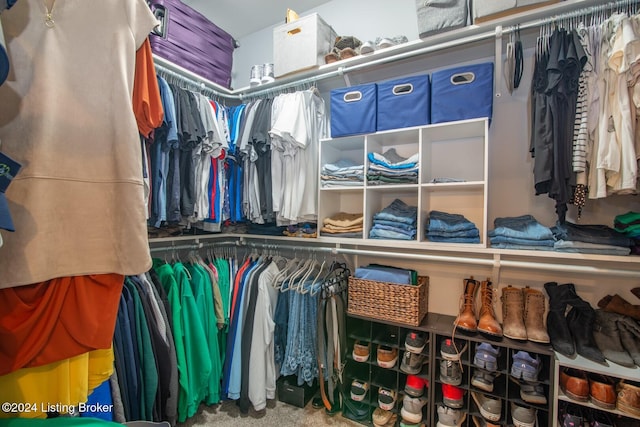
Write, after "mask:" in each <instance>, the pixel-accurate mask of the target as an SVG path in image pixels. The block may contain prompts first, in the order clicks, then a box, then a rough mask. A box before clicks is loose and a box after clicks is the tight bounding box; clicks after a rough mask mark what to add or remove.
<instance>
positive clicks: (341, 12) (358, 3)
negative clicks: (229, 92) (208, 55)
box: [232, 0, 418, 88]
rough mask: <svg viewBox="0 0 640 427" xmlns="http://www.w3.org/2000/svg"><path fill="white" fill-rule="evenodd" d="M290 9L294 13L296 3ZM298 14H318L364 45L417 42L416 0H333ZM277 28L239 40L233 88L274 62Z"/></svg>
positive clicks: (245, 84) (243, 84)
mask: <svg viewBox="0 0 640 427" xmlns="http://www.w3.org/2000/svg"><path fill="white" fill-rule="evenodd" d="M291 7H292V9H294V10H295V2H294V3H293V4H292V5H291ZM297 12H299V14H300V15H301V16H304V15H307V14H309V13H312V12H318V14H319V15H320V16H321V17H322V19H324V20H325V21H326V22H327V23H328V24H329V25H331V26H332V27H333V29H334V30H335V31H336V34H338V35H342V36H355V37H357V38H358V39H360V40H361V41H363V42H364V41H367V40H375V38H376V37H394V36H397V35H405V36H407V38H408V39H409V40H416V39H418V24H417V20H416V14H415V2H414V0H393V1H391V0H369V1H363V0H333V1H331V2H329V3H326V4H324V5H322V6H319V7H317V8H315V9H312V10H310V11H308V12H304V13H303V12H302V11H297ZM278 25H281V22H278V23H273V24H272V25H270V26H269V27H267V28H265V29H263V30H262V31H259V32H256V33H253V34H251V35H249V36H247V37H243V38H240V39H239V40H238V41H239V42H240V47H239V48H238V49H236V50H235V52H234V55H233V75H232V87H233V88H241V87H245V86H248V85H249V73H250V71H251V66H252V65H254V64H264V63H269V62H273V29H274V28H275V27H276V26H278Z"/></svg>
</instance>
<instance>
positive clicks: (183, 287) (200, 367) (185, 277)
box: [173, 262, 211, 418]
mask: <svg viewBox="0 0 640 427" xmlns="http://www.w3.org/2000/svg"><path fill="white" fill-rule="evenodd" d="M173 273H174V275H175V278H176V281H177V282H178V289H179V290H180V301H181V304H182V312H181V313H180V314H181V316H182V324H183V327H184V329H183V330H184V334H183V338H184V349H185V355H186V362H187V365H188V366H189V369H188V371H187V374H188V376H189V379H188V380H187V383H188V390H187V418H188V417H192V416H194V415H195V414H196V412H197V411H198V406H199V405H200V402H202V401H203V400H204V397H205V396H206V394H207V390H208V385H209V376H210V375H211V356H210V355H209V347H208V344H207V338H206V335H205V333H204V328H203V327H202V324H203V322H202V319H201V318H200V314H199V312H198V306H197V304H196V299H195V297H194V295H193V291H192V289H191V283H190V281H189V273H188V271H187V269H186V268H185V267H184V265H183V264H182V263H180V262H176V263H175V264H174V265H173Z"/></svg>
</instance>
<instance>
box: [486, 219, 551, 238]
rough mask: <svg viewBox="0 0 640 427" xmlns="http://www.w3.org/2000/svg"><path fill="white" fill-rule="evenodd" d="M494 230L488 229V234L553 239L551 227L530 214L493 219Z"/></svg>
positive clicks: (491, 235)
mask: <svg viewBox="0 0 640 427" xmlns="http://www.w3.org/2000/svg"><path fill="white" fill-rule="evenodd" d="M493 225H494V226H495V229H494V230H491V231H489V236H490V237H493V236H505V237H518V238H522V239H531V240H549V239H553V238H554V237H553V233H552V232H551V229H550V228H548V227H545V226H544V225H542V224H540V223H539V222H538V221H536V219H535V218H534V217H533V216H531V215H522V216H517V217H508V218H496V219H495V220H494V221H493Z"/></svg>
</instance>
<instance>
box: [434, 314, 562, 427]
mask: <svg viewBox="0 0 640 427" xmlns="http://www.w3.org/2000/svg"><path fill="white" fill-rule="evenodd" d="M454 319H455V317H453V316H444V315H442V316H439V317H438V319H437V323H436V324H435V325H433V329H435V330H436V331H437V332H436V333H435V334H434V335H433V346H432V347H433V359H432V360H433V362H432V377H433V379H434V381H433V387H432V388H433V402H432V403H433V404H434V405H436V406H437V405H441V404H443V391H442V384H443V381H442V380H441V378H440V363H441V362H442V360H444V359H443V358H442V356H441V354H440V346H441V344H442V342H443V341H444V340H446V339H448V338H451V337H452V334H453V333H454V331H453V321H454ZM454 339H455V342H456V344H457V346H458V348H461V347H462V348H464V346H465V345H466V350H465V351H464V353H462V354H461V358H460V361H461V365H462V382H461V384H460V385H459V386H458V387H460V388H461V389H463V390H464V403H463V406H462V411H464V412H466V414H467V417H466V420H465V422H464V423H463V425H467V426H471V427H472V426H475V424H474V423H473V420H472V418H473V416H475V417H482V415H481V414H480V410H479V408H478V407H477V405H476V403H475V401H474V399H473V398H472V395H471V393H472V392H475V393H479V394H484V395H486V396H488V397H490V398H492V399H500V401H501V414H500V420H499V421H497V422H495V421H492V422H494V423H496V424H499V425H513V424H514V423H513V420H512V417H511V404H512V403H515V404H516V405H518V406H523V407H527V408H534V409H536V410H537V420H538V424H537V425H538V426H539V427H551V426H552V425H555V424H553V422H552V420H553V418H552V417H553V409H552V407H553V399H552V398H551V396H553V389H554V383H553V382H552V381H551V378H552V374H553V372H554V358H553V350H552V349H551V347H550V346H547V345H540V344H535V343H532V342H529V341H516V340H512V339H509V338H501V339H495V338H492V337H489V336H487V335H483V334H479V333H476V334H467V333H463V332H462V331H460V330H456V331H455V335H454ZM481 343H489V344H490V345H491V346H493V347H495V348H498V349H499V355H498V357H497V371H496V372H497V374H498V375H497V376H496V377H495V379H494V382H493V384H494V387H493V391H491V392H488V391H485V390H482V389H480V388H477V387H475V386H474V385H472V384H471V379H472V377H473V374H474V372H475V370H476V369H478V368H477V367H476V366H475V365H474V355H475V352H476V348H477V347H478V346H479V345H480V344H481ZM518 351H526V352H528V353H529V354H530V355H531V356H532V357H536V356H537V357H539V359H540V361H541V370H540V372H539V374H538V382H537V384H538V385H540V386H542V388H543V389H544V394H545V396H547V403H546V404H544V405H541V404H534V403H528V402H526V401H524V400H523V399H522V397H521V395H520V385H519V383H518V382H517V380H516V379H515V378H514V377H512V375H511V366H512V363H513V356H514V355H515V354H516V353H517V352H518ZM445 381H446V380H445ZM436 422H437V414H436V413H435V412H434V413H433V418H432V424H431V425H435V423H436Z"/></svg>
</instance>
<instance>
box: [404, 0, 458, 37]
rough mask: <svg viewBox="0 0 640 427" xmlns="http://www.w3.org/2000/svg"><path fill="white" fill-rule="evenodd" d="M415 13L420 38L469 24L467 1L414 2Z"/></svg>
mask: <svg viewBox="0 0 640 427" xmlns="http://www.w3.org/2000/svg"><path fill="white" fill-rule="evenodd" d="M416 13H417V15H418V33H419V34H420V38H424V37H427V36H430V35H433V34H437V33H440V32H443V31H449V30H454V29H456V28H461V27H464V26H466V25H468V24H469V2H468V0H416Z"/></svg>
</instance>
